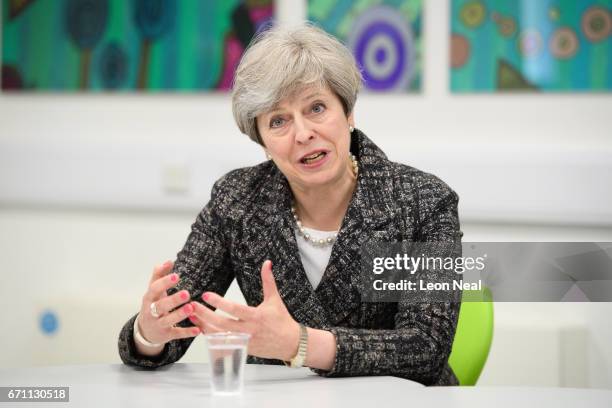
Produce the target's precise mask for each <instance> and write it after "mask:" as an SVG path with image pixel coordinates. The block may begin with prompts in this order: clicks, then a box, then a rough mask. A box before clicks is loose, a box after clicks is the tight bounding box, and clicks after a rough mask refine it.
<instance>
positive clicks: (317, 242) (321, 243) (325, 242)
mask: <svg viewBox="0 0 612 408" xmlns="http://www.w3.org/2000/svg"><path fill="white" fill-rule="evenodd" d="M351 163H352V164H353V174H355V177H357V174H358V172H359V163H357V159H356V158H355V156H354V155H353V154H351ZM291 213H292V214H293V219H294V220H295V224H296V225H297V230H298V233H299V234H300V235H301V236H302V237H303V238H304V239H305V240H306V242H308V243H309V244H311V245H313V246H315V247H326V246H330V245H333V244H334V242H336V239H337V238H338V233H335V234H333V235H332V236H331V237H327V239H316V238H314V237H312V236H311V235H310V234H309V233H307V232H306V230H305V229H304V226H303V225H302V222H301V221H300V218H299V217H298V215H297V212H296V211H295V206H294V205H291Z"/></svg>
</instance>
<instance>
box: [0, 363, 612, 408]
mask: <svg viewBox="0 0 612 408" xmlns="http://www.w3.org/2000/svg"><path fill="white" fill-rule="evenodd" d="M0 386H22V387H23V386H69V387H70V402H69V403H61V402H54V403H42V402H36V403H24V402H19V403H13V404H9V403H0V408H3V407H5V406H15V407H38V408H40V407H43V406H53V407H62V406H66V407H147V408H153V407H162V406H164V407H169V406H172V407H249V408H250V407H266V408H300V407H308V408H326V407H333V408H344V407H351V408H353V407H354V408H359V407H364V408H365V407H367V408H383V407H384V408H387V407H415V408H417V407H419V408H430V407H449V408H450V407H469V408H478V407H483V408H484V407H486V408H503V407H538V408H545V407H546V408H547V407H555V408H559V407H581V408H582V407H602V408H603V407H605V408H610V407H612V391H608V390H589V389H571V388H527V387H525V388H523V387H423V386H422V385H421V384H418V383H415V382H412V381H408V380H403V379H400V378H395V377H351V378H323V377H319V376H317V375H316V374H313V373H312V372H311V371H310V370H308V369H299V370H292V369H289V368H287V367H282V366H261V365H247V366H246V370H245V390H244V393H243V394H242V395H241V396H235V397H213V396H211V393H210V388H209V385H208V366H207V365H206V364H181V363H178V364H173V365H170V366H166V367H162V368H160V369H157V370H154V371H148V370H140V369H134V368H133V367H128V366H125V365H121V364H114V365H75V366H55V367H43V368H22V369H2V370H0Z"/></svg>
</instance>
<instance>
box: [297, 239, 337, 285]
mask: <svg viewBox="0 0 612 408" xmlns="http://www.w3.org/2000/svg"><path fill="white" fill-rule="evenodd" d="M304 231H306V232H307V233H308V234H309V235H310V236H311V237H313V238H315V239H327V238H329V237H333V236H334V234H337V233H338V231H319V230H316V229H312V228H306V227H304ZM295 239H296V240H297V246H298V250H299V252H300V258H301V259H302V265H304V270H305V271H306V276H307V277H308V280H309V281H310V284H311V285H312V288H313V289H316V288H317V286H319V282H321V278H323V273H324V272H325V268H327V264H328V263H329V257H330V256H331V252H332V247H333V245H328V246H324V247H320V246H314V245H312V243H310V242H308V241H306V239H304V237H303V236H302V235H300V233H299V231H298V230H295Z"/></svg>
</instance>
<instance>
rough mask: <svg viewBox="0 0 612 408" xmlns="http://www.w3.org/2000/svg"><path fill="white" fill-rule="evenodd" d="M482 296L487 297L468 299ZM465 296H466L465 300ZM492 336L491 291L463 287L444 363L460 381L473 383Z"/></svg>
mask: <svg viewBox="0 0 612 408" xmlns="http://www.w3.org/2000/svg"><path fill="white" fill-rule="evenodd" d="M474 299H483V300H484V299H486V300H488V301H481V302H479V301H472V300H474ZM466 300H470V301H469V302H468V301H466ZM492 340H493V301H492V299H491V292H490V291H489V290H488V289H487V288H485V289H484V290H483V291H482V292H481V291H463V295H462V299H461V309H460V310H459V321H458V322H457V331H456V332H455V340H454V341H453V348H452V350H451V354H450V356H449V358H448V363H449V365H450V366H451V368H452V369H453V371H454V372H455V375H456V376H457V378H458V379H459V384H460V385H475V384H476V381H478V377H480V373H481V372H482V369H483V367H484V365H485V362H486V361H487V357H488V355H489V350H490V348H491V341H492Z"/></svg>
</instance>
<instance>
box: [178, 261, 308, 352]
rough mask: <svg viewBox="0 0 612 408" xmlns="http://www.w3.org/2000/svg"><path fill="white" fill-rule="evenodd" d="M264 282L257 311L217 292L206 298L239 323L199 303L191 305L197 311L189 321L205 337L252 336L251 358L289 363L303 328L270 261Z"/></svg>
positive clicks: (206, 294)
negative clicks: (291, 311)
mask: <svg viewBox="0 0 612 408" xmlns="http://www.w3.org/2000/svg"><path fill="white" fill-rule="evenodd" d="M261 281H262V285H263V296H264V299H263V302H261V303H260V304H259V306H257V307H252V306H246V305H241V304H238V303H235V302H231V301H229V300H227V299H224V298H223V297H222V296H219V295H218V294H216V293H213V292H205V293H204V294H203V295H202V299H203V300H204V301H205V302H206V303H208V304H209V305H211V306H213V307H215V308H217V309H221V310H222V311H224V312H226V313H229V314H230V315H232V316H235V317H236V319H234V318H231V317H225V316H221V315H220V314H218V313H215V312H213V311H212V310H210V309H209V308H208V307H206V306H204V305H202V304H200V303H198V302H192V303H191V304H192V305H193V306H194V307H195V310H194V312H193V315H192V316H191V317H190V318H189V319H190V320H191V322H192V323H193V324H195V325H196V326H198V327H199V328H200V329H201V330H202V332H203V333H205V334H206V333H215V332H224V331H232V332H241V333H248V334H250V335H251V338H250V340H249V348H248V354H250V355H252V356H256V357H262V358H273V359H279V360H284V361H288V360H290V359H292V358H293V357H294V356H295V354H296V353H297V349H298V343H299V337H300V328H299V327H300V326H299V324H298V323H297V322H296V321H295V320H293V318H292V317H291V315H290V314H289V311H288V310H287V307H286V306H285V304H284V303H283V300H282V299H281V297H280V294H279V293H278V289H277V288H276V282H275V281H274V276H273V275H272V262H271V261H269V260H267V261H265V262H264V263H263V265H262V266H261Z"/></svg>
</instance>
